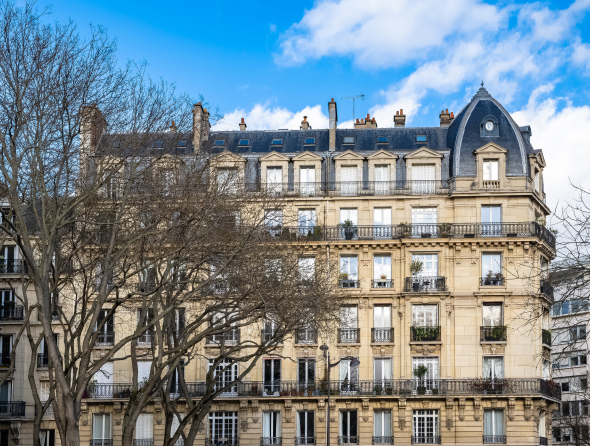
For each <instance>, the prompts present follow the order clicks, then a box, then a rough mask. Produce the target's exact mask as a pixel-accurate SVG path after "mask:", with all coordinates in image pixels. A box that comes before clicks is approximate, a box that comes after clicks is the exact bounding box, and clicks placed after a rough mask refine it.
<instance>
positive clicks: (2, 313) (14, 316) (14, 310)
mask: <svg viewBox="0 0 590 446" xmlns="http://www.w3.org/2000/svg"><path fill="white" fill-rule="evenodd" d="M24 318H25V312H24V307H23V306H22V305H12V304H4V306H3V307H0V321H22V320H23V319H24Z"/></svg>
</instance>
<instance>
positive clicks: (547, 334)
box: [541, 328, 551, 347]
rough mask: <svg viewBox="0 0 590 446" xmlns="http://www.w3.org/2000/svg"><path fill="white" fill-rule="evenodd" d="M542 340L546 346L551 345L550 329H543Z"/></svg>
mask: <svg viewBox="0 0 590 446" xmlns="http://www.w3.org/2000/svg"><path fill="white" fill-rule="evenodd" d="M541 342H543V344H545V345H546V346H548V347H551V332H550V331H549V330H545V329H544V328H543V331H541Z"/></svg>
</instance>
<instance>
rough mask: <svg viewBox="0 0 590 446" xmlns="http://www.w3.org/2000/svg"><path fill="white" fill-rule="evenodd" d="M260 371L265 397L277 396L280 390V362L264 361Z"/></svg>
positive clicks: (273, 360)
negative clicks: (261, 372)
mask: <svg viewBox="0 0 590 446" xmlns="http://www.w3.org/2000/svg"><path fill="white" fill-rule="evenodd" d="M262 370H263V376H264V394H265V396H273V395H279V392H280V390H281V360H280V359H265V360H264V361H263V369H262Z"/></svg>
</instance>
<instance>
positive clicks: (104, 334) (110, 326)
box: [96, 310, 115, 345]
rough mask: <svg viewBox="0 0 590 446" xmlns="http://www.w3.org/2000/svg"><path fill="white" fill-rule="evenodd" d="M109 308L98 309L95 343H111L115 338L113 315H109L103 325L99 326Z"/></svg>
mask: <svg viewBox="0 0 590 446" xmlns="http://www.w3.org/2000/svg"><path fill="white" fill-rule="evenodd" d="M109 312H110V310H100V316H99V317H98V319H99V321H98V322H97V323H96V330H97V331H98V332H99V333H98V339H97V340H96V344H97V345H112V344H113V342H114V340H115V323H114V320H113V316H111V317H109V318H108V319H107V320H106V321H105V323H104V325H103V326H102V327H100V328H99V326H100V324H101V323H102V321H104V320H105V319H106V317H107V315H108V314H109Z"/></svg>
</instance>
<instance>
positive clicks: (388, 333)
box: [371, 328, 393, 343]
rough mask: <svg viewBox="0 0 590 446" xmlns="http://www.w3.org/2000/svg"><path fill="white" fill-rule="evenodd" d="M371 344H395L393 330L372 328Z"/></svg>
mask: <svg viewBox="0 0 590 446" xmlns="http://www.w3.org/2000/svg"><path fill="white" fill-rule="evenodd" d="M371 342H373V343H379V342H393V328H371Z"/></svg>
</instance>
